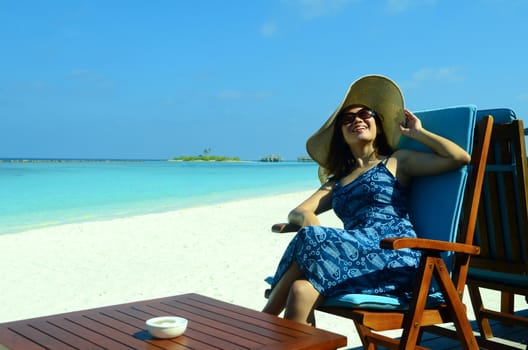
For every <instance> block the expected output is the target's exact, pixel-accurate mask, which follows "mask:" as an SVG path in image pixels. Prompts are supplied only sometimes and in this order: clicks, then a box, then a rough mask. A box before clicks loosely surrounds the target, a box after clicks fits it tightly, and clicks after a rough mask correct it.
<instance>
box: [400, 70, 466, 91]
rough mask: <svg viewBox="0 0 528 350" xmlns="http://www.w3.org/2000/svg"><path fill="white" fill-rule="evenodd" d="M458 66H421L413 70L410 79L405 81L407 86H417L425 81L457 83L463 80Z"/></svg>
mask: <svg viewBox="0 0 528 350" xmlns="http://www.w3.org/2000/svg"><path fill="white" fill-rule="evenodd" d="M464 80H465V78H464V76H463V75H462V69H461V68H460V67H454V66H453V67H440V68H422V69H420V70H419V71H417V72H415V73H414V74H413V75H412V77H411V79H410V80H409V81H407V82H405V86H407V87H419V86H421V85H422V84H423V83H425V82H431V81H436V82H447V83H458V82H461V81H464Z"/></svg>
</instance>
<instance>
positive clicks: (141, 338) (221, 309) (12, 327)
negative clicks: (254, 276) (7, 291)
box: [0, 294, 346, 350]
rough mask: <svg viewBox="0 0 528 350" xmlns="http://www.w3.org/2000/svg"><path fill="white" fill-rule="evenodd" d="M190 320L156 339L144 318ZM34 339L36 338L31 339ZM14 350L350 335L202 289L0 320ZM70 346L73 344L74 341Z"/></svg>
mask: <svg viewBox="0 0 528 350" xmlns="http://www.w3.org/2000/svg"><path fill="white" fill-rule="evenodd" d="M163 315H177V316H181V317H185V318H187V319H188V320H189V325H188V327H187V330H186V332H185V334H184V335H183V336H180V337H177V338H173V339H154V338H152V337H151V336H150V335H149V334H148V332H147V331H146V330H145V321H146V320H147V319H149V318H152V317H156V316H163ZM29 340H31V341H32V342H30V341H29ZM0 345H5V346H7V347H8V348H10V349H13V350H16V349H23V350H26V349H27V350H33V349H57V350H62V349H68V350H69V349H73V348H75V349H105V348H107V349H149V350H150V349H175V350H177V349H189V348H194V349H233V350H235V349H259V350H271V349H288V350H295V349H336V348H338V347H341V346H345V345H346V338H345V337H343V336H339V335H336V334H333V333H330V332H326V331H323V330H319V329H316V328H312V327H307V326H304V325H301V324H298V323H295V322H291V321H287V320H284V319H281V318H278V317H275V316H272V315H268V314H264V313H260V312H257V311H254V310H250V309H246V308H243V307H240V306H236V305H232V304H228V303H224V302H221V301H218V300H215V299H211V298H208V297H204V296H201V295H197V294H186V295H181V296H174V297H169V298H160V299H155V300H147V301H140V302H135V303H128V304H122V305H114V306H108V307H103V308H97V309H93V310H85V311H79V312H73V313H67V314H61V315H53V316H48V317H41V318H36V319H31V320H22V321H16V322H11V323H6V324H0ZM70 345H71V346H70Z"/></svg>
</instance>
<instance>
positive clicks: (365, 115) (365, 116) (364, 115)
mask: <svg viewBox="0 0 528 350" xmlns="http://www.w3.org/2000/svg"><path fill="white" fill-rule="evenodd" d="M357 116H358V117H359V118H361V119H363V120H365V119H368V118H370V117H372V112H371V111H369V110H368V109H362V110H360V111H359V112H357Z"/></svg>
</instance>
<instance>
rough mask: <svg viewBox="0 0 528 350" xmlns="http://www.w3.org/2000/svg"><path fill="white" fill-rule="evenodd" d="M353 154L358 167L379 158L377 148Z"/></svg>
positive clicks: (367, 164)
mask: <svg viewBox="0 0 528 350" xmlns="http://www.w3.org/2000/svg"><path fill="white" fill-rule="evenodd" d="M353 154H354V157H355V158H356V164H357V167H358V168H362V167H366V166H369V164H370V163H372V162H374V161H377V160H378V157H377V152H376V149H368V150H367V149H365V150H362V151H361V152H357V153H353Z"/></svg>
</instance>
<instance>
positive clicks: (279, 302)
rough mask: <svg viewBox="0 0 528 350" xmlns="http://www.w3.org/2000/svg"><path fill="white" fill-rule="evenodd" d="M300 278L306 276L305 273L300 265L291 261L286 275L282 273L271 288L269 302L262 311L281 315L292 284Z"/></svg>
mask: <svg viewBox="0 0 528 350" xmlns="http://www.w3.org/2000/svg"><path fill="white" fill-rule="evenodd" d="M300 278H304V274H303V272H302V271H301V269H300V268H299V265H297V263H296V262H295V261H294V262H292V263H291V265H290V267H288V269H287V270H286V272H285V273H284V275H282V277H281V278H280V280H279V282H277V284H276V285H275V287H273V289H272V290H271V293H270V295H269V297H268V302H267V303H266V306H264V309H263V310H262V312H266V313H268V314H272V315H279V314H280V313H281V312H282V310H284V307H285V306H286V300H287V298H288V294H289V293H290V288H291V286H292V285H293V283H294V282H295V281H296V280H298V279H300Z"/></svg>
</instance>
